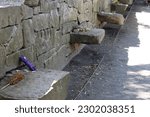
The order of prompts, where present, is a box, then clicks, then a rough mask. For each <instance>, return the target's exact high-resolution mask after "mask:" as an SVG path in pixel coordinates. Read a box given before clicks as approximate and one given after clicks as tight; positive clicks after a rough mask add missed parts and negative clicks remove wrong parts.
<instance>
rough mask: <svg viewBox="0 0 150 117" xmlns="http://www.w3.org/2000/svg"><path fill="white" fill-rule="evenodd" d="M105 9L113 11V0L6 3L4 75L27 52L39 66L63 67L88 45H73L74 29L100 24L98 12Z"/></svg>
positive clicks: (1, 28) (1, 41)
mask: <svg viewBox="0 0 150 117" xmlns="http://www.w3.org/2000/svg"><path fill="white" fill-rule="evenodd" d="M0 3H1V2H0ZM101 10H103V11H110V0H25V1H23V0H20V1H18V3H17V2H14V4H9V5H4V4H3V6H2V7H0V16H1V17H0V48H2V49H0V53H1V55H0V60H1V61H0V65H1V68H0V77H2V76H3V75H4V73H5V72H7V71H9V70H12V69H14V68H17V67H18V66H20V63H19V56H20V55H25V56H27V58H28V59H29V60H30V61H32V62H33V63H34V64H35V65H36V66H37V68H38V69H39V68H51V69H59V70H60V69H63V67H64V66H65V65H66V64H67V63H68V62H69V61H70V60H71V58H72V57H74V56H75V55H76V54H77V53H78V52H80V50H81V48H83V46H84V45H82V44H71V45H70V34H71V33H72V31H73V29H74V28H75V27H80V28H88V29H92V28H94V27H95V26H99V24H100V22H99V20H98V19H97V13H98V12H99V11H101ZM2 68H5V69H2Z"/></svg>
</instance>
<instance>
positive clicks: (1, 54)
mask: <svg viewBox="0 0 150 117" xmlns="http://www.w3.org/2000/svg"><path fill="white" fill-rule="evenodd" d="M5 59H6V51H5V47H3V46H1V45H0V79H1V77H2V76H4V73H5Z"/></svg>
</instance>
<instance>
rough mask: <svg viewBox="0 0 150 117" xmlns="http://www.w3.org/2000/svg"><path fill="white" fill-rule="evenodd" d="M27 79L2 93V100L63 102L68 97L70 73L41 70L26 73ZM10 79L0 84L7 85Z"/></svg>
mask: <svg viewBox="0 0 150 117" xmlns="http://www.w3.org/2000/svg"><path fill="white" fill-rule="evenodd" d="M24 76H25V79H23V80H22V81H20V82H19V83H18V84H16V85H11V86H9V87H7V88H6V89H4V90H1V91H0V95H1V97H2V99H21V100H30V99H35V100H37V99H39V100H40V99H41V100H63V99H65V98H66V96H67V88H68V82H69V79H70V75H69V72H64V71H55V70H40V71H36V72H27V73H24ZM8 79H9V78H8V77H5V78H4V80H2V81H1V82H0V86H1V87H2V86H4V85H5V84H7V81H8Z"/></svg>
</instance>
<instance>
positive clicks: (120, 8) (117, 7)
mask: <svg viewBox="0 0 150 117" xmlns="http://www.w3.org/2000/svg"><path fill="white" fill-rule="evenodd" d="M111 7H112V8H113V10H114V11H115V12H116V13H120V14H124V13H125V11H126V10H127V8H128V4H122V3H113V4H111Z"/></svg>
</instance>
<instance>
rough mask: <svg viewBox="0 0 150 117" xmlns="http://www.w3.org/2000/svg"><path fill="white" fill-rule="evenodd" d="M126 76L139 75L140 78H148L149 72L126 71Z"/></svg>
mask: <svg viewBox="0 0 150 117" xmlns="http://www.w3.org/2000/svg"><path fill="white" fill-rule="evenodd" d="M127 74H128V75H140V76H145V77H148V76H149V77H150V71H149V70H140V71H136V72H133V71H128V72H127Z"/></svg>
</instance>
